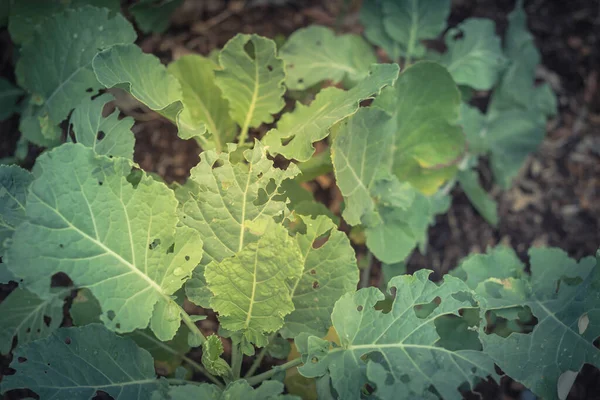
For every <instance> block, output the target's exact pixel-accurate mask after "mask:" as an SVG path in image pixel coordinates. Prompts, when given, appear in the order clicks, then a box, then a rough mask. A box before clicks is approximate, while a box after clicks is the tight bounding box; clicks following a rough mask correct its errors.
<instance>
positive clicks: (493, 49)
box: [440, 18, 506, 90]
mask: <svg viewBox="0 0 600 400" xmlns="http://www.w3.org/2000/svg"><path fill="white" fill-rule="evenodd" d="M445 40H446V47H447V48H448V50H447V52H446V53H445V54H444V55H443V56H442V58H441V60H440V61H441V63H442V64H443V65H445V66H446V68H448V72H450V75H452V78H454V81H455V82H456V83H457V84H459V85H467V86H470V87H472V88H474V89H477V90H488V89H491V88H492V86H494V84H495V83H496V81H497V80H498V77H499V75H500V72H502V70H503V69H504V67H505V65H506V59H505V58H504V56H503V54H502V48H501V47H500V38H499V37H498V36H496V32H495V26H494V22H493V21H492V20H488V19H480V18H470V19H467V20H465V21H464V22H462V23H461V24H459V25H458V26H457V27H456V28H453V29H450V30H449V31H448V32H447V33H446V38H445Z"/></svg>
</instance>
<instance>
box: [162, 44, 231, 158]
mask: <svg viewBox="0 0 600 400" xmlns="http://www.w3.org/2000/svg"><path fill="white" fill-rule="evenodd" d="M218 68H219V66H218V65H217V64H215V63H214V62H213V61H212V60H210V59H209V58H205V57H202V56H199V55H196V54H190V55H185V56H183V57H181V58H179V59H177V60H176V61H174V62H172V63H171V64H169V66H168V71H169V73H171V74H172V75H173V76H175V77H176V78H177V79H178V80H179V83H180V84H181V89H182V91H183V98H182V100H183V104H184V106H185V108H184V109H183V111H182V118H184V119H186V120H189V121H193V123H194V124H195V125H198V126H200V125H201V124H204V125H205V129H206V131H207V132H208V135H207V138H206V141H202V140H200V143H201V145H203V150H209V149H211V148H215V149H217V151H221V150H223V149H224V148H225V144H226V143H230V142H233V140H234V139H235V135H236V133H237V126H236V124H235V122H234V121H233V120H232V119H231V117H230V116H229V102H228V101H227V100H226V99H225V98H223V95H222V93H221V89H219V87H218V86H217V85H216V83H215V71H216V70H217V69H218ZM186 114H189V116H186V117H184V116H185V115H186ZM180 136H181V134H180ZM183 138H184V139H187V137H183Z"/></svg>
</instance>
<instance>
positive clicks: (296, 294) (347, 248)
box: [281, 215, 358, 338]
mask: <svg viewBox="0 0 600 400" xmlns="http://www.w3.org/2000/svg"><path fill="white" fill-rule="evenodd" d="M299 217H300V219H301V220H302V222H303V223H304V224H305V225H306V233H305V234H301V233H298V234H296V237H295V239H296V242H297V243H298V247H299V249H300V253H301V255H302V258H301V261H302V263H303V274H302V277H301V278H300V280H298V281H296V283H295V285H294V286H292V290H291V293H292V301H293V303H294V311H292V313H291V314H289V315H287V316H286V317H285V325H284V327H283V328H282V329H281V335H282V336H283V337H284V338H294V337H296V336H297V335H299V334H300V333H302V332H308V333H310V334H311V335H315V336H324V335H325V334H326V333H327V330H328V329H329V327H330V326H331V319H330V316H331V311H332V310H333V305H334V304H335V302H336V300H337V299H339V298H340V297H341V296H342V295H343V294H344V293H347V292H350V291H352V290H355V289H356V285H357V284H358V270H357V268H356V257H355V255H354V249H352V246H351V245H350V241H349V240H348V238H347V237H346V235H345V234H344V233H343V232H340V231H338V230H337V227H336V226H335V225H334V223H333V222H332V221H331V220H330V219H329V218H328V217H326V216H323V215H321V216H318V217H316V218H310V217H304V216H299ZM325 235H329V236H328V237H326V236H325ZM325 240H326V241H325ZM323 242H324V243H323Z"/></svg>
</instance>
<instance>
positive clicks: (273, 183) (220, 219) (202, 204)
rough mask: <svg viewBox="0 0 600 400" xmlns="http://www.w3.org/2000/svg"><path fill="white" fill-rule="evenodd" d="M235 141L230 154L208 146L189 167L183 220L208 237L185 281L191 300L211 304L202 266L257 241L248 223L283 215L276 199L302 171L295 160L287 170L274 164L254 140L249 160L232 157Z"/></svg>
mask: <svg viewBox="0 0 600 400" xmlns="http://www.w3.org/2000/svg"><path fill="white" fill-rule="evenodd" d="M236 148H237V147H236V146H235V145H231V144H230V145H229V152H228V153H225V152H224V153H221V154H217V153H216V152H214V151H205V152H203V153H202V154H201V156H200V163H199V164H198V165H197V166H196V167H194V168H193V169H192V171H191V177H190V182H191V183H192V184H191V185H190V186H191V188H189V190H190V193H192V195H193V198H192V199H191V200H189V201H187V202H186V203H184V204H183V205H182V207H181V210H180V214H181V216H180V220H181V222H182V223H183V224H184V225H186V226H189V227H190V228H193V229H194V230H196V231H198V232H200V235H201V237H202V240H203V242H204V256H203V258H202V261H201V266H200V267H199V268H197V269H196V270H195V271H194V275H193V277H192V279H191V280H190V281H189V282H188V283H187V284H186V293H187V295H188V297H189V299H190V300H191V301H192V302H194V303H196V304H199V305H203V306H208V299H209V298H210V297H211V296H210V292H209V291H208V290H207V289H206V284H205V283H204V277H203V272H202V269H203V267H205V266H206V265H207V264H208V263H210V262H211V261H213V260H215V261H217V262H220V261H222V260H223V259H225V258H227V257H231V256H233V255H234V254H236V253H237V252H239V251H240V250H242V249H243V248H244V247H245V246H246V245H247V244H248V243H252V242H255V241H257V240H258V238H259V237H258V236H257V235H255V234H254V233H253V232H252V231H251V230H250V229H249V228H248V223H249V222H256V221H259V220H261V219H271V218H273V217H277V218H283V217H284V216H285V215H286V214H287V213H288V211H287V207H286V203H285V202H284V201H279V200H276V199H275V196H276V195H277V194H278V193H279V187H280V186H281V183H282V182H283V181H284V180H286V179H290V178H293V177H294V176H296V175H297V174H298V172H299V171H298V168H297V167H295V166H294V165H293V164H291V165H290V166H289V167H288V169H287V170H285V171H284V170H280V169H278V168H275V167H274V166H273V162H272V161H271V160H269V159H268V158H267V155H266V150H265V148H264V146H263V145H262V144H261V143H260V142H258V141H256V142H255V145H254V148H253V149H252V150H246V151H245V152H244V157H245V160H246V161H247V162H248V164H245V163H243V162H238V163H235V162H233V160H232V156H233V155H234V152H235V151H236Z"/></svg>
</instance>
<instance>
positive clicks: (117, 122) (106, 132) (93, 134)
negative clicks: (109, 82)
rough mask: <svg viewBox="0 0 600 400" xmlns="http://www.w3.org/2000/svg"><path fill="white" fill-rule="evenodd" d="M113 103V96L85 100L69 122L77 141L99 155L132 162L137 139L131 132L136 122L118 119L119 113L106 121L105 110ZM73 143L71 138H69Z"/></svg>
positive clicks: (111, 115)
mask: <svg viewBox="0 0 600 400" xmlns="http://www.w3.org/2000/svg"><path fill="white" fill-rule="evenodd" d="M112 100H114V98H113V97H112V96H111V95H110V94H107V93H106V94H103V95H101V96H99V97H97V98H95V99H93V100H92V99H91V98H86V99H84V100H83V101H82V102H81V103H80V104H79V105H78V106H77V107H76V108H75V110H73V114H71V119H70V121H69V126H70V129H71V130H72V132H73V136H74V139H75V141H76V142H77V143H81V144H83V145H84V146H86V147H90V148H91V149H92V150H93V151H94V153H96V154H99V155H106V156H113V157H123V158H127V159H129V160H133V146H134V144H135V137H134V136H133V132H132V131H131V128H132V127H133V123H134V122H135V121H134V120H133V118H131V117H125V118H123V119H119V113H118V111H116V110H115V111H113V112H112V113H111V114H110V115H109V116H107V117H103V116H102V111H103V110H104V106H106V104H108V103H109V102H111V101H112ZM68 140H69V141H71V137H70V136H69V137H68Z"/></svg>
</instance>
